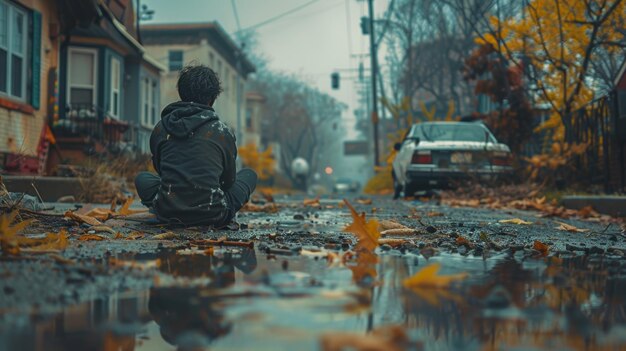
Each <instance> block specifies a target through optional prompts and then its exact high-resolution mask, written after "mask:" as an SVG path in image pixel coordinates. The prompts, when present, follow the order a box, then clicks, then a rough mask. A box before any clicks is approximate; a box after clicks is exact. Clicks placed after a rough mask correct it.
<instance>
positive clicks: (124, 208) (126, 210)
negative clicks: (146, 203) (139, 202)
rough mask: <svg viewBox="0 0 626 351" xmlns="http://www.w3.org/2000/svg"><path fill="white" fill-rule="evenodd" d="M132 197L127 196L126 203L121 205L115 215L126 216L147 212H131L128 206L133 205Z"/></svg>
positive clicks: (144, 210)
mask: <svg viewBox="0 0 626 351" xmlns="http://www.w3.org/2000/svg"><path fill="white" fill-rule="evenodd" d="M133 201H134V199H133V197H132V196H129V197H127V198H126V201H124V203H123V204H122V207H121V208H120V209H119V210H118V211H117V215H119V216H128V215H131V214H135V213H144V212H147V211H148V210H146V209H143V210H131V209H130V206H131V205H132V204H133Z"/></svg>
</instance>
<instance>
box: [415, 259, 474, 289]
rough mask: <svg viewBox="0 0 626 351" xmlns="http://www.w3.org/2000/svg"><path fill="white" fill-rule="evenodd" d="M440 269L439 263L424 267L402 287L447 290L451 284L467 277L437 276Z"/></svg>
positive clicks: (462, 274)
mask: <svg viewBox="0 0 626 351" xmlns="http://www.w3.org/2000/svg"><path fill="white" fill-rule="evenodd" d="M440 268H441V265H440V264H439V263H433V264H431V265H429V266H427V267H424V268H422V269H421V270H420V271H419V272H417V273H415V275H413V276H412V277H409V278H406V279H405V280H404V282H403V285H404V286H405V287H406V288H412V287H420V288H447V287H449V286H450V284H452V283H453V282H456V281H459V280H463V279H465V278H466V277H467V273H458V274H450V275H437V272H439V269H440Z"/></svg>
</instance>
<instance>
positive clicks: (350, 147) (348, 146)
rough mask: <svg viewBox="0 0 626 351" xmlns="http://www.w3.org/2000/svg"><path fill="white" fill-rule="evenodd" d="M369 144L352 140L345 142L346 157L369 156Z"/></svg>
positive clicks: (344, 151) (365, 141)
mask: <svg viewBox="0 0 626 351" xmlns="http://www.w3.org/2000/svg"><path fill="white" fill-rule="evenodd" d="M369 146H370V145H369V142H368V141H367V140H351V141H344V142H343V154H344V156H364V155H368V154H369V153H370V152H369Z"/></svg>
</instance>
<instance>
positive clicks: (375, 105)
mask: <svg viewBox="0 0 626 351" xmlns="http://www.w3.org/2000/svg"><path fill="white" fill-rule="evenodd" d="M367 5H368V8H369V17H370V18H369V20H370V31H369V36H370V58H371V65H372V77H371V79H372V127H373V129H374V165H376V166H377V167H378V166H380V150H379V148H378V97H377V93H376V73H377V72H376V68H377V67H378V60H377V58H376V51H377V50H376V39H375V38H374V0H368V1H367Z"/></svg>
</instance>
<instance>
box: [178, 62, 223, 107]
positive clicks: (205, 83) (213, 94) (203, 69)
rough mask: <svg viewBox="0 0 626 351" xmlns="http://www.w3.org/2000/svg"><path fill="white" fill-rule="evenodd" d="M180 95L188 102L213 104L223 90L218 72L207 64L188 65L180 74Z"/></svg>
mask: <svg viewBox="0 0 626 351" xmlns="http://www.w3.org/2000/svg"><path fill="white" fill-rule="evenodd" d="M177 87H178V95H180V99H181V100H182V101H186V102H195V103H198V104H203V105H209V106H213V103H214V102H215V99H217V96H218V95H220V93H221V92H222V86H221V83H220V80H219V78H218V77H217V73H215V71H214V70H212V69H211V68H209V67H207V66H205V65H194V64H192V65H188V66H185V67H183V69H182V70H181V71H180V73H179V74H178V84H177Z"/></svg>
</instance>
